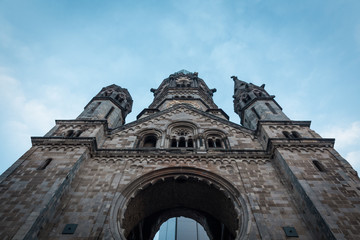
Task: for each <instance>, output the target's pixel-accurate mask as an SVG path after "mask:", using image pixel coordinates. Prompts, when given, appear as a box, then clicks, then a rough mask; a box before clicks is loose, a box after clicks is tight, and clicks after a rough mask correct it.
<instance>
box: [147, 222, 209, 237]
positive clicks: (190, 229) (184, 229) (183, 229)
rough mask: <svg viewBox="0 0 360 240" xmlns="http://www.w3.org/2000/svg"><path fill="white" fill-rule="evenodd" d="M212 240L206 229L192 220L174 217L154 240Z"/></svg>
mask: <svg viewBox="0 0 360 240" xmlns="http://www.w3.org/2000/svg"><path fill="white" fill-rule="evenodd" d="M189 239H192V240H210V238H209V236H208V235H207V233H206V231H205V229H204V227H203V226H202V225H201V224H200V223H199V222H197V221H195V220H194V219H192V218H187V217H173V218H170V219H168V220H167V221H166V222H164V223H163V224H161V227H160V229H159V231H158V232H157V233H156V234H155V237H154V238H153V240H189Z"/></svg>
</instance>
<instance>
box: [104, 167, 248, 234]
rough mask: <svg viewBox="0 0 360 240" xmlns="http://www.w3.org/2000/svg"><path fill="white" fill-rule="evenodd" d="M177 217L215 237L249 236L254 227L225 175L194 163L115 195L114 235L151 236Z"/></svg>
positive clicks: (135, 183)
mask: <svg viewBox="0 0 360 240" xmlns="http://www.w3.org/2000/svg"><path fill="white" fill-rule="evenodd" d="M176 216H185V217H189V218H193V219H194V220H196V221H197V222H199V223H200V224H201V225H203V227H204V229H205V230H206V232H207V234H208V235H209V237H210V238H211V239H221V238H222V239H224V240H228V239H229V240H230V239H236V240H239V239H245V238H246V236H247V233H248V232H249V229H250V219H249V216H248V207H247V205H246V203H245V201H244V198H243V197H242V196H241V194H240V193H239V191H238V190H237V189H236V188H235V187H234V186H233V185H232V184H231V183H230V182H228V181H227V180H225V179H224V178H222V177H221V176H219V175H217V174H214V173H212V172H209V171H205V170H202V169H198V168H193V167H170V168H164V169H160V170H156V171H153V172H150V173H147V174H145V175H143V176H141V177H139V178H137V179H136V180H134V181H133V182H131V183H130V184H129V185H128V186H127V187H126V188H125V189H124V190H123V191H122V192H121V193H118V194H117V196H116V200H115V204H114V205H113V206H112V209H111V212H110V228H111V232H112V234H113V237H114V238H115V239H122V240H125V239H141V238H142V239H151V237H153V236H154V235H155V233H156V231H157V230H158V229H159V227H160V225H161V224H162V223H163V222H164V221H166V220H167V219H169V218H171V217H176ZM140 235H141V237H140Z"/></svg>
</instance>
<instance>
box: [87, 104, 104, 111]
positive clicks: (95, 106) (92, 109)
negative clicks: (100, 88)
mask: <svg viewBox="0 0 360 240" xmlns="http://www.w3.org/2000/svg"><path fill="white" fill-rule="evenodd" d="M100 104H101V102H97V103H95V104H94V106H93V107H92V108H91V109H90V111H89V113H93V112H95V110H96V109H97V108H98V107H99V105H100Z"/></svg>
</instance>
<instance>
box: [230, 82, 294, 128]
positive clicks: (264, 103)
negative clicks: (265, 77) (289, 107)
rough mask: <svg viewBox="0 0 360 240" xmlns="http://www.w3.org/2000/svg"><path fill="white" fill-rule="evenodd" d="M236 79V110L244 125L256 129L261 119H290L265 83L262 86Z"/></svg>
mask: <svg viewBox="0 0 360 240" xmlns="http://www.w3.org/2000/svg"><path fill="white" fill-rule="evenodd" d="M231 78H232V79H233V80H234V85H235V86H234V96H233V98H234V110H235V112H236V113H237V114H238V115H239V116H240V118H241V124H242V125H243V126H244V127H247V128H250V129H252V130H256V128H257V124H258V121H259V120H277V121H287V120H290V119H289V118H288V117H287V116H286V115H285V114H284V113H283V112H282V108H281V107H280V105H279V104H278V103H277V102H276V101H275V100H274V98H275V96H274V95H269V94H268V93H267V92H266V91H265V84H263V85H261V86H260V87H258V86H256V85H254V84H252V83H246V82H244V81H241V80H239V79H238V78H237V77H236V76H232V77H231Z"/></svg>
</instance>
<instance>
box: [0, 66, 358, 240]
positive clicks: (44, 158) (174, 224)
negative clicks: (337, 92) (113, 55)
mask: <svg viewBox="0 0 360 240" xmlns="http://www.w3.org/2000/svg"><path fill="white" fill-rule="evenodd" d="M231 78H232V79H233V81H234V95H233V98H234V111H235V112H236V113H237V114H238V115H239V117H240V119H241V120H240V124H237V123H234V122H231V121H229V117H228V115H227V114H226V113H225V112H224V111H223V110H222V109H220V108H218V106H217V105H216V104H215V103H214V101H213V94H214V93H215V92H216V89H214V88H209V87H208V86H207V84H206V83H205V81H204V80H203V79H201V78H200V77H199V74H198V73H197V72H189V71H186V70H181V71H179V72H175V73H173V74H170V75H169V77H167V78H166V79H164V80H163V81H162V83H161V84H160V86H158V87H157V88H156V89H155V88H154V89H151V92H152V93H153V95H154V100H153V102H152V103H150V105H149V106H148V108H145V109H144V110H143V111H141V112H140V113H139V114H138V115H137V120H136V121H133V122H130V123H126V121H125V119H126V116H127V115H128V114H129V113H130V112H131V111H132V103H133V99H132V97H131V95H130V93H129V91H128V90H127V89H125V88H122V87H126V86H122V87H120V86H117V85H115V84H113V85H110V86H107V87H104V88H103V89H101V91H100V92H99V93H98V94H97V95H96V96H95V97H93V98H92V99H91V100H90V102H89V103H88V104H87V105H86V106H85V108H84V111H83V112H82V113H80V115H79V116H78V117H77V118H76V119H73V120H56V124H55V126H54V127H53V128H52V129H51V130H50V131H49V132H48V133H47V134H45V135H44V136H43V137H32V138H31V141H32V147H31V148H30V149H29V150H28V151H27V152H26V153H25V154H24V155H23V156H22V157H20V158H19V159H18V160H17V161H16V162H15V163H14V164H13V165H12V166H11V167H10V168H9V169H8V170H6V171H5V172H4V173H3V174H2V175H1V177H0V202H1V204H0V226H1V227H0V239H121V240H125V239H128V240H152V239H159V240H163V239H166V240H171V239H174V240H175V239H176V240H184V239H186V240H191V239H195V240H205V239H211V240H235V239H236V240H240V239H359V236H360V180H359V178H358V175H357V172H356V171H355V170H354V169H353V168H352V167H351V166H350V165H349V163H348V162H347V161H346V160H345V159H344V158H342V157H341V156H340V155H339V154H338V152H337V151H336V150H335V149H334V141H335V140H334V139H328V138H322V137H321V136H320V135H319V134H318V133H316V132H315V131H314V130H312V129H311V128H310V123H311V122H310V121H298V120H291V119H289V118H288V117H287V116H286V114H285V113H284V112H283V110H282V108H281V106H280V104H279V103H277V102H276V101H275V96H274V95H271V94H270V93H268V92H267V91H266V90H265V85H261V86H257V85H254V84H252V83H248V82H245V81H242V80H239V79H238V78H237V77H236V76H232V77H231ZM285 110H286V109H285ZM285 112H286V111H285ZM159 229H160V231H159ZM191 229H193V230H191Z"/></svg>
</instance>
